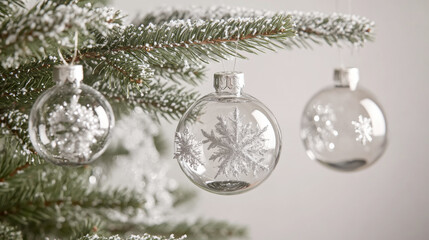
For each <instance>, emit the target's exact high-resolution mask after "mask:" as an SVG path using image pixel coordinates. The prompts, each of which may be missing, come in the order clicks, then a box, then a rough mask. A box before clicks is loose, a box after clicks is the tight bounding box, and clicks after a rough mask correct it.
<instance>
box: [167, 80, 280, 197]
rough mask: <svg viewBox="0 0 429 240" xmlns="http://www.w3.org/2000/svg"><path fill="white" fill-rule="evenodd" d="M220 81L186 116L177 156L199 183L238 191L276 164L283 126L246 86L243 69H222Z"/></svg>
mask: <svg viewBox="0 0 429 240" xmlns="http://www.w3.org/2000/svg"><path fill="white" fill-rule="evenodd" d="M214 86H215V89H216V92H215V93H212V94H208V95H206V96H204V97H202V98H201V99H199V100H197V101H196V102H195V103H194V104H193V105H192V106H191V107H190V108H189V109H188V110H187V111H186V113H185V114H184V115H183V117H182V118H181V120H180V122H179V125H178V127H177V131H176V138H175V148H176V151H175V154H174V158H175V159H176V160H177V161H178V163H179V165H180V167H181V168H182V170H183V172H184V173H185V174H186V176H187V177H188V178H189V179H190V180H191V181H192V182H193V183H195V184H196V185H197V186H199V187H201V188H203V189H205V190H207V191H209V192H213V193H217V194H237V193H241V192H244V191H248V190H250V189H252V188H254V187H256V186H257V185H259V184H260V183H261V182H262V181H264V180H265V179H266V178H267V177H268V176H269V175H270V173H271V172H272V171H273V170H274V168H275V166H276V164H277V161H278V159H279V155H280V145H281V137H280V129H279V126H278V124H277V122H276V120H275V118H274V116H273V115H272V113H271V112H270V111H269V110H268V109H267V108H266V107H265V106H264V105H263V104H262V103H261V102H259V101H258V100H256V99H255V98H253V97H251V96H249V95H247V94H245V93H243V92H242V88H243V87H244V74H243V73H240V72H220V73H216V74H215V80H214Z"/></svg>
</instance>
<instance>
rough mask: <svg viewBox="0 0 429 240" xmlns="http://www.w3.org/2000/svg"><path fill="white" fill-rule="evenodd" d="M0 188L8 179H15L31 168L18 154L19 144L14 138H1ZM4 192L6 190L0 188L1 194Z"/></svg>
mask: <svg viewBox="0 0 429 240" xmlns="http://www.w3.org/2000/svg"><path fill="white" fill-rule="evenodd" d="M0 146H1V149H0V186H1V184H2V183H3V182H5V181H6V179H7V178H9V177H13V176H14V175H16V174H18V173H21V172H22V171H23V170H24V169H26V168H27V167H29V166H30V164H29V163H28V162H27V159H26V158H25V157H21V156H19V154H17V153H16V151H15V150H16V149H18V148H19V147H20V146H19V142H17V141H14V140H13V139H12V138H10V137H9V138H8V137H2V138H0ZM2 191H4V188H0V192H2Z"/></svg>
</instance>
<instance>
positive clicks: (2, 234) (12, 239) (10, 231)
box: [0, 222, 23, 240]
mask: <svg viewBox="0 0 429 240" xmlns="http://www.w3.org/2000/svg"><path fill="white" fill-rule="evenodd" d="M0 239H4V240H22V239H23V238H22V233H21V231H20V230H19V229H18V228H17V227H16V226H10V225H8V224H7V223H3V222H0Z"/></svg>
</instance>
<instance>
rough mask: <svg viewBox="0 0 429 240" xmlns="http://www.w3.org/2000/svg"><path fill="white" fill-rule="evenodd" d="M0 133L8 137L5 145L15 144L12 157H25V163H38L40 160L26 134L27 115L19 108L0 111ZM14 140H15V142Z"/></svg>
mask: <svg viewBox="0 0 429 240" xmlns="http://www.w3.org/2000/svg"><path fill="white" fill-rule="evenodd" d="M0 133H1V134H2V135H3V136H8V137H11V138H13V140H11V139H10V138H9V139H8V140H6V143H10V144H7V145H6V146H8V147H12V145H13V144H15V146H16V148H12V149H14V151H16V152H15V153H14V154H16V156H14V157H18V156H19V157H20V158H23V159H25V161H26V162H27V163H40V162H42V160H41V159H40V157H39V156H38V154H37V153H36V151H35V150H34V148H33V146H32V145H31V143H30V137H29V134H28V115H27V114H25V113H22V112H20V111H19V110H12V111H10V112H3V113H0ZM15 141H16V142H15Z"/></svg>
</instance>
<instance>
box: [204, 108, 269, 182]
mask: <svg viewBox="0 0 429 240" xmlns="http://www.w3.org/2000/svg"><path fill="white" fill-rule="evenodd" d="M231 115H232V116H228V117H225V116H218V117H217V119H218V121H219V122H218V123H216V125H215V131H213V130H212V131H211V133H210V134H209V133H207V132H205V131H204V130H201V132H202V134H203V136H204V137H205V138H206V139H205V140H203V143H204V144H209V146H208V150H210V149H215V150H216V151H215V152H214V153H213V154H212V155H211V156H210V158H209V160H212V161H218V162H220V165H219V170H218V172H217V173H216V175H215V178H217V177H218V176H219V175H221V174H223V175H225V176H227V177H228V176H231V175H232V176H234V177H236V178H237V177H238V176H239V174H241V173H243V174H246V175H248V174H249V173H250V172H252V173H253V175H254V176H256V174H257V173H258V171H266V170H268V167H267V166H266V165H264V164H263V161H264V155H265V154H266V153H267V151H268V150H267V148H266V146H265V142H266V141H267V139H265V138H263V134H264V133H265V131H267V127H268V126H265V127H264V128H263V129H260V128H259V127H258V126H256V127H254V126H253V125H252V123H246V124H245V123H243V121H242V116H240V111H239V110H238V108H235V110H234V112H233V113H232V114H231ZM215 132H216V134H215Z"/></svg>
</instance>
